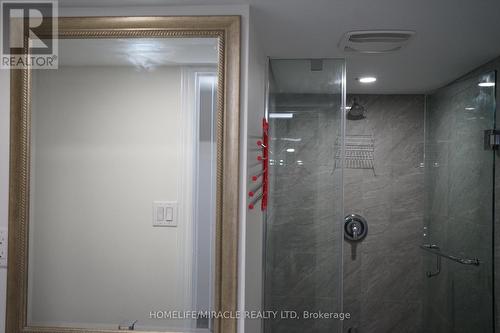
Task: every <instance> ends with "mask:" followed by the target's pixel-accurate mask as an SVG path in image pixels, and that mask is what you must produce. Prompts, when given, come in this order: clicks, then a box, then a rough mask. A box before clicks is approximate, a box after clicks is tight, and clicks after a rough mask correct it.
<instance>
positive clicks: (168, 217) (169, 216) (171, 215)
mask: <svg viewBox="0 0 500 333" xmlns="http://www.w3.org/2000/svg"><path fill="white" fill-rule="evenodd" d="M166 208H167V210H166V211H167V213H166V214H165V220H167V221H173V220H174V209H173V208H172V207H166Z"/></svg>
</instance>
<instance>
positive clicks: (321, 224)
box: [264, 94, 342, 333]
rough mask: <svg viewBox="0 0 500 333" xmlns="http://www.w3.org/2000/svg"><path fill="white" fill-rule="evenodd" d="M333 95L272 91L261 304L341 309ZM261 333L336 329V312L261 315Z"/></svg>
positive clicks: (337, 118) (272, 307) (281, 307)
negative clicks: (288, 115)
mask: <svg viewBox="0 0 500 333" xmlns="http://www.w3.org/2000/svg"><path fill="white" fill-rule="evenodd" d="M339 102H340V98H339V96H338V95H318V94H314V95H313V94H277V95H273V96H271V109H272V110H273V112H277V111H283V112H285V111H288V112H289V111H291V110H293V112H294V116H293V118H292V119H271V121H270V133H271V138H272V139H271V144H270V152H271V153H270V159H271V160H270V180H271V184H270V195H269V199H270V201H269V206H268V216H267V228H266V229H267V241H266V246H267V249H266V279H265V281H266V282H265V283H266V285H265V309H266V310H276V311H282V310H293V311H298V312H299V313H302V312H303V311H311V312H314V311H323V312H338V311H339V310H340V301H341V295H340V288H339V287H340V281H341V276H340V271H341V269H340V268H341V267H340V266H339V265H340V263H341V257H340V253H341V248H340V246H341V244H342V240H341V237H342V234H341V230H340V225H339V224H335V223H334V222H335V221H338V220H339V219H340V218H341V206H340V203H341V202H342V201H341V178H340V177H341V173H340V170H336V169H335V168H334V161H335V153H336V152H335V149H336V146H335V142H336V140H337V138H338V136H339V134H340V107H339V104H340V103H339ZM264 325H265V327H264V331H265V332H266V333H281V332H286V333H294V332H300V333H302V332H318V333H320V332H324V333H327V332H328V333H332V332H334V333H335V332H337V333H338V332H340V331H339V322H338V321H335V320H311V319H309V320H307V319H299V320H297V319H289V320H287V319H277V320H266V321H265V324H264Z"/></svg>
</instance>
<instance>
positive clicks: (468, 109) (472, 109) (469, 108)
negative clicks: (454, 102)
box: [465, 107, 476, 111]
mask: <svg viewBox="0 0 500 333" xmlns="http://www.w3.org/2000/svg"><path fill="white" fill-rule="evenodd" d="M475 109H476V108H473V107H466V108H465V110H467V111H474V110H475Z"/></svg>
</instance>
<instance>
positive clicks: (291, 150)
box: [286, 148, 295, 153]
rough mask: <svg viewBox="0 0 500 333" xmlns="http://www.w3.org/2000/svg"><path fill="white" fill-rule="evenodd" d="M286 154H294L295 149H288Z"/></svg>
mask: <svg viewBox="0 0 500 333" xmlns="http://www.w3.org/2000/svg"><path fill="white" fill-rule="evenodd" d="M286 152H287V153H294V152H295V149H293V148H288V149H287V150H286Z"/></svg>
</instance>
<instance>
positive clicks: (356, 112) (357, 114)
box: [347, 100, 366, 120]
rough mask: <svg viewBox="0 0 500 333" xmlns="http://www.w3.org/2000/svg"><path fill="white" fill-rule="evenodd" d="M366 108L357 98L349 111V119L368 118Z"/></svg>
mask: <svg viewBox="0 0 500 333" xmlns="http://www.w3.org/2000/svg"><path fill="white" fill-rule="evenodd" d="M365 114H366V109H365V108H364V106H362V105H361V104H359V103H358V102H357V101H356V100H354V101H353V103H352V104H351V108H350V109H349V111H347V119H348V120H360V119H364V118H366V115H365Z"/></svg>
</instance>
